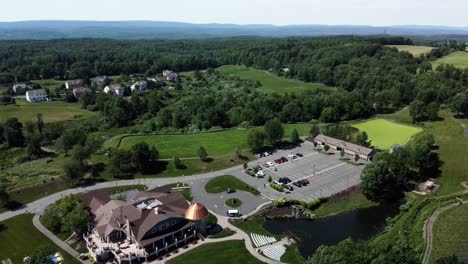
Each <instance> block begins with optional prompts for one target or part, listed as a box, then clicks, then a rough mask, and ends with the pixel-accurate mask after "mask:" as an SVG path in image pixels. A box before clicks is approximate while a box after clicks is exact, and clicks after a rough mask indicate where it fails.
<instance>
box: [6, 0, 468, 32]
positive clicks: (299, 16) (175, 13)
mask: <svg viewBox="0 0 468 264" xmlns="http://www.w3.org/2000/svg"><path fill="white" fill-rule="evenodd" d="M467 10H468V1H467V0H0V21H22V20H103V21H122V20H152V21H177V22H191V23H233V24H273V25H297V24H327V25H373V26H391V25H440V26H463V27H467V26H468V12H467Z"/></svg>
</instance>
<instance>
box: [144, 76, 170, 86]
mask: <svg viewBox="0 0 468 264" xmlns="http://www.w3.org/2000/svg"><path fill="white" fill-rule="evenodd" d="M148 81H153V82H155V83H156V86H157V87H162V86H164V84H166V82H165V81H164V78H163V77H159V76H155V77H154V78H148Z"/></svg>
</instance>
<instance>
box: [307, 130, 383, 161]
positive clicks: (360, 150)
mask: <svg viewBox="0 0 468 264" xmlns="http://www.w3.org/2000/svg"><path fill="white" fill-rule="evenodd" d="M307 140H309V141H312V142H314V141H315V142H317V143H318V144H319V145H321V146H325V145H328V146H330V148H331V149H334V150H338V151H341V150H342V149H343V150H344V151H345V153H346V154H348V155H351V156H355V155H356V154H358V155H359V158H360V159H363V160H372V157H373V156H374V155H375V153H376V152H377V149H374V148H368V147H363V146H359V145H356V144H354V143H350V142H346V141H344V140H340V139H336V138H332V137H329V136H325V135H322V134H320V135H318V136H316V137H315V138H307Z"/></svg>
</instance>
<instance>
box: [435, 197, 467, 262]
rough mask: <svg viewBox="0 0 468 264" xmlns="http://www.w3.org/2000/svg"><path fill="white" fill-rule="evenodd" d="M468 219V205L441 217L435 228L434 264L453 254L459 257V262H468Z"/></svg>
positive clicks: (456, 208) (447, 212)
mask: <svg viewBox="0 0 468 264" xmlns="http://www.w3.org/2000/svg"><path fill="white" fill-rule="evenodd" d="M467 219H468V204H465V205H462V206H459V207H455V208H452V209H449V210H448V211H446V212H444V213H442V214H441V215H440V216H439V218H438V219H437V221H436V222H435V224H434V228H433V232H434V233H433V235H434V239H433V243H434V244H433V249H432V253H431V259H432V262H434V260H436V259H438V258H440V257H445V256H450V255H452V254H455V255H457V256H458V260H459V261H462V262H464V263H466V262H467V261H468V244H467V238H468V221H467Z"/></svg>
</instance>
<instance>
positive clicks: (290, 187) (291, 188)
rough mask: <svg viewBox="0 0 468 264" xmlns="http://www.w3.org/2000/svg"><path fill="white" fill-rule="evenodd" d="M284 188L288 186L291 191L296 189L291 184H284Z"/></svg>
mask: <svg viewBox="0 0 468 264" xmlns="http://www.w3.org/2000/svg"><path fill="white" fill-rule="evenodd" d="M284 188H286V189H287V190H289V191H294V188H293V187H292V186H291V185H284Z"/></svg>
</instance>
